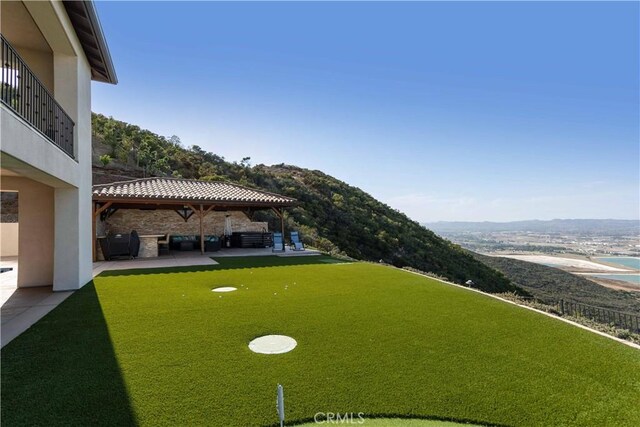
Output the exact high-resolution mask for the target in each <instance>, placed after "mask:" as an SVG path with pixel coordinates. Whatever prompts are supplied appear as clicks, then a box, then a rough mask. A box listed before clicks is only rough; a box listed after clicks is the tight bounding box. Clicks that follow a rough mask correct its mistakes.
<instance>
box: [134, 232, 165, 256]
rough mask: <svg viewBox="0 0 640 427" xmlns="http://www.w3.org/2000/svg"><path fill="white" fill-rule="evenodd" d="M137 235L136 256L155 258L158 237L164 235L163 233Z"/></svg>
mask: <svg viewBox="0 0 640 427" xmlns="http://www.w3.org/2000/svg"><path fill="white" fill-rule="evenodd" d="M138 237H140V251H139V252H138V258H157V257H158V239H159V238H160V237H164V234H143V235H140V236H138Z"/></svg>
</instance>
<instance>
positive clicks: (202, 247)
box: [198, 205, 204, 255]
mask: <svg viewBox="0 0 640 427" xmlns="http://www.w3.org/2000/svg"><path fill="white" fill-rule="evenodd" d="M198 216H199V217H200V254H201V255H204V226H203V224H202V220H203V219H204V212H203V211H202V205H200V215H198Z"/></svg>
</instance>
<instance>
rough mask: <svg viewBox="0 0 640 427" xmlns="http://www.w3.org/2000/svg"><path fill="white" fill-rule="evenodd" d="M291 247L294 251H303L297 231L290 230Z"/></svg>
mask: <svg viewBox="0 0 640 427" xmlns="http://www.w3.org/2000/svg"><path fill="white" fill-rule="evenodd" d="M290 246H291V249H292V250H294V251H304V244H302V241H301V240H300V233H298V232H297V231H292V232H291V245H290Z"/></svg>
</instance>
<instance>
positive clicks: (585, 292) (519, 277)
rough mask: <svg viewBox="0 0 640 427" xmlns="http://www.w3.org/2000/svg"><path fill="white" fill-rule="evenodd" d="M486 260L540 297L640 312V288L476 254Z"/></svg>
mask: <svg viewBox="0 0 640 427" xmlns="http://www.w3.org/2000/svg"><path fill="white" fill-rule="evenodd" d="M474 256H475V257H476V258H477V259H478V260H479V261H482V262H483V263H484V264H486V265H489V266H491V267H493V268H495V269H496V270H498V271H501V272H502V273H503V274H504V275H505V276H507V277H508V278H509V279H510V280H511V281H512V283H513V284H515V285H516V286H518V287H521V288H523V289H524V290H526V291H527V292H529V293H530V294H531V295H533V296H535V297H536V298H537V299H539V300H541V301H544V302H547V303H554V302H556V301H558V300H560V299H565V300H567V301H573V302H579V303H582V304H588V305H592V306H596V307H603V308H608V309H610V310H617V311H622V312H626V313H630V314H640V292H625V291H618V290H614V289H609V288H606V287H604V286H601V285H599V284H597V283H595V282H593V281H591V280H589V279H587V278H585V277H580V276H578V275H576V274H571V273H569V272H566V271H563V270H560V269H559V268H554V267H547V266H546V265H541V264H534V263H532V262H526V261H521V260H518V259H511V258H504V257H498V256H486V255H480V254H474Z"/></svg>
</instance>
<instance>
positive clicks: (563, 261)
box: [493, 254, 636, 273]
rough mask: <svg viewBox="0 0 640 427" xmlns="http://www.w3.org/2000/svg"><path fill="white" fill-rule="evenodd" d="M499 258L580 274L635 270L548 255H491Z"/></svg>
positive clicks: (629, 271) (630, 271)
mask: <svg viewBox="0 0 640 427" xmlns="http://www.w3.org/2000/svg"><path fill="white" fill-rule="evenodd" d="M493 256H501V257H504V258H513V259H519V260H521V261H528V262H533V263H536V264H553V265H554V266H558V267H563V268H576V269H579V270H581V271H582V272H585V271H591V272H603V273H612V272H613V273H632V272H635V271H636V270H633V269H630V268H619V267H612V266H610V265H606V264H602V263H599V262H595V261H589V260H586V259H578V258H563V257H555V256H550V255H507V254H505V255H503V254H501V255H493Z"/></svg>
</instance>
